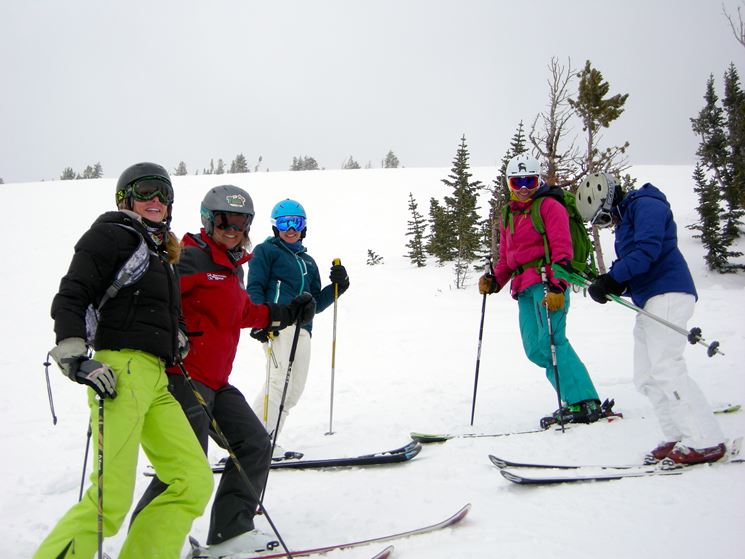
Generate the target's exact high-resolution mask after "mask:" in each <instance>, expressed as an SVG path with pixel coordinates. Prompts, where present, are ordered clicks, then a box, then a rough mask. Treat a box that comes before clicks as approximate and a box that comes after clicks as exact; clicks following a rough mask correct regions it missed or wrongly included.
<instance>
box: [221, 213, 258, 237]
mask: <svg viewBox="0 0 745 559" xmlns="http://www.w3.org/2000/svg"><path fill="white" fill-rule="evenodd" d="M212 215H213V217H214V220H215V227H217V228H218V229H221V230H223V231H230V230H231V229H232V230H233V231H243V232H246V231H248V230H249V228H250V227H251V222H253V217H254V216H253V215H250V214H240V213H233V212H213V214H212Z"/></svg>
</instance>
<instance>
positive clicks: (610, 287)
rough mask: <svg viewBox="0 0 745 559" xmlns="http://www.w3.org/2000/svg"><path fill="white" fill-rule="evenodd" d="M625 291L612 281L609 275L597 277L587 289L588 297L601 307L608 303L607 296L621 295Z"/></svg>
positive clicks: (622, 286)
mask: <svg viewBox="0 0 745 559" xmlns="http://www.w3.org/2000/svg"><path fill="white" fill-rule="evenodd" d="M625 290H626V287H625V286H624V285H621V284H620V283H618V282H617V281H616V280H614V279H613V278H612V277H611V276H610V274H601V275H599V276H598V277H597V279H596V280H595V281H593V282H592V283H591V284H590V287H588V288H587V291H588V293H589V294H590V297H592V299H593V300H594V301H596V302H598V303H600V304H602V305H604V304H605V303H607V302H608V297H607V296H608V295H621V294H622V293H623V292H624V291H625Z"/></svg>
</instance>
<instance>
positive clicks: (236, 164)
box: [230, 153, 248, 173]
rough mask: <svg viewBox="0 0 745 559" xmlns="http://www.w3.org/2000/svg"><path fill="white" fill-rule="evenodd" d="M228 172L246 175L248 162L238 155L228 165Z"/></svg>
mask: <svg viewBox="0 0 745 559" xmlns="http://www.w3.org/2000/svg"><path fill="white" fill-rule="evenodd" d="M230 172H231V173H248V162H247V161H246V156H245V155H243V154H242V153H239V154H238V155H236V156H235V159H233V162H232V163H231V164H230Z"/></svg>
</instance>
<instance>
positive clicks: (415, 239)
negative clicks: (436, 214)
mask: <svg viewBox="0 0 745 559" xmlns="http://www.w3.org/2000/svg"><path fill="white" fill-rule="evenodd" d="M418 207H419V206H418V204H417V202H416V200H415V199H414V195H413V194H412V193H411V192H409V212H411V219H410V220H409V222H408V223H407V225H408V227H407V229H406V236H407V237H411V239H409V242H407V243H406V246H407V247H408V249H409V252H407V253H406V256H407V257H408V258H409V260H410V261H411V263H412V264H416V265H417V268H422V267H423V266H425V265H426V258H425V256H424V230H425V228H426V224H425V222H424V216H423V215H422V214H420V213H419V210H418Z"/></svg>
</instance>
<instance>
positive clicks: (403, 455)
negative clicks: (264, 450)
mask: <svg viewBox="0 0 745 559" xmlns="http://www.w3.org/2000/svg"><path fill="white" fill-rule="evenodd" d="M421 450H422V446H421V445H420V444H419V443H418V442H416V441H411V442H409V444H407V445H405V446H402V447H401V448H395V449H393V450H385V451H382V452H376V453H373V454H363V455H361V456H350V457H343V458H325V459H323V458H321V459H309V460H306V459H302V458H301V459H294V458H293V459H287V458H286V459H284V460H281V461H279V462H277V461H273V462H272V463H271V466H270V468H271V469H272V470H282V469H288V470H303V469H323V468H342V467H350V466H373V465H380V464H396V463H400V462H407V461H409V460H411V459H412V458H414V457H415V456H416V455H417V454H419V452H420V451H421ZM226 462H227V459H221V460H220V461H219V462H217V463H215V464H213V465H212V472H213V473H216V474H220V473H222V472H223V471H224V470H225V464H226ZM143 474H144V475H146V476H148V477H153V476H154V475H155V472H154V471H153V470H152V466H148V470H147V471H145V472H143Z"/></svg>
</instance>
